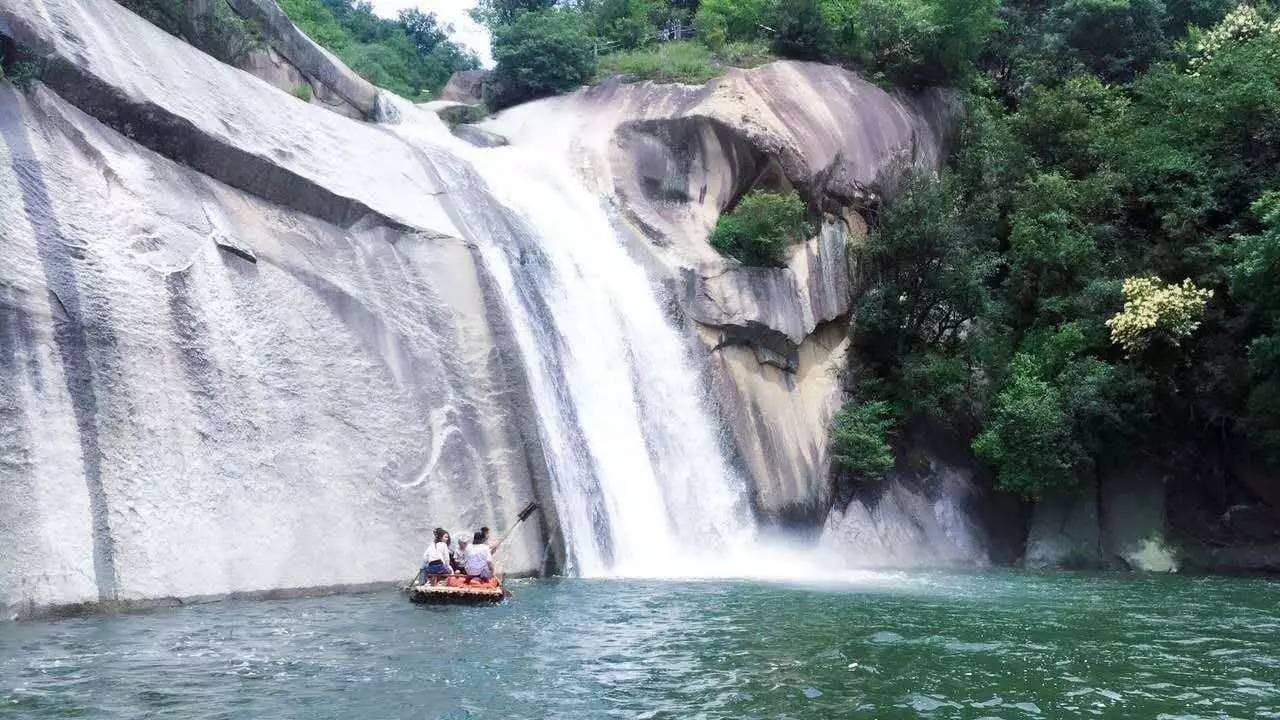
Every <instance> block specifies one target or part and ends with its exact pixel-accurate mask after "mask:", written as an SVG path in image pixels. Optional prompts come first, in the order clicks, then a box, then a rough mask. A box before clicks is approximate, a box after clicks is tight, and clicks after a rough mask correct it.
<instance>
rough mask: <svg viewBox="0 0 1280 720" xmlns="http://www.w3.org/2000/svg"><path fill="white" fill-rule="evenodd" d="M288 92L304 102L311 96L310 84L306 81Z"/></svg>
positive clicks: (309, 99)
mask: <svg viewBox="0 0 1280 720" xmlns="http://www.w3.org/2000/svg"><path fill="white" fill-rule="evenodd" d="M289 94H291V95H293V96H294V97H296V98H298V99H299V100H301V101H302V102H304V103H309V102H311V97H312V95H311V86H310V85H308V84H306V83H303V84H301V85H299V86H297V87H295V88H294V89H293V90H292V91H291V92H290V93H289Z"/></svg>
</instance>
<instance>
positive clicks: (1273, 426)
mask: <svg viewBox="0 0 1280 720" xmlns="http://www.w3.org/2000/svg"><path fill="white" fill-rule="evenodd" d="M1253 212H1254V214H1255V215H1256V216H1257V217H1258V219H1259V220H1260V221H1261V222H1262V224H1263V230H1262V232H1260V233H1258V234H1256V235H1246V236H1242V237H1240V238H1239V239H1238V241H1237V243H1236V245H1235V247H1234V248H1232V252H1231V255H1232V261H1233V262H1232V265H1231V267H1230V278H1231V289H1232V291H1233V292H1234V293H1235V294H1236V295H1237V297H1238V298H1239V299H1240V300H1242V301H1244V302H1245V303H1247V307H1248V312H1249V315H1250V316H1252V317H1251V319H1252V323H1253V324H1254V326H1255V327H1257V328H1258V329H1259V334H1258V335H1257V336H1256V337H1254V338H1253V339H1252V340H1251V341H1250V342H1249V346H1248V359H1249V371H1250V374H1251V379H1252V381H1253V386H1252V388H1251V389H1250V391H1249V397H1248V401H1247V406H1246V412H1245V416H1244V427H1245V430H1246V432H1247V433H1248V435H1249V438H1250V439H1251V440H1253V441H1254V443H1256V444H1257V445H1258V446H1259V447H1260V448H1262V450H1263V451H1264V453H1265V454H1266V455H1267V457H1268V458H1269V459H1270V460H1271V462H1272V463H1274V464H1276V465H1280V282H1277V278H1280V193H1274V192H1272V193H1267V194H1265V195H1263V196H1262V197H1261V198H1260V199H1258V201H1257V202H1255V203H1254V204H1253Z"/></svg>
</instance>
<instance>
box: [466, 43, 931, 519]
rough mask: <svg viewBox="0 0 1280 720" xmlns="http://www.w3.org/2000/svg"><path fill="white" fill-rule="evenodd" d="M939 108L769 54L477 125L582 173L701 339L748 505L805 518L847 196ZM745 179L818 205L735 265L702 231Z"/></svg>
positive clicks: (831, 402)
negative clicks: (775, 253) (803, 231)
mask: <svg viewBox="0 0 1280 720" xmlns="http://www.w3.org/2000/svg"><path fill="white" fill-rule="evenodd" d="M953 114H954V107H953V103H952V101H951V99H950V96H948V95H947V94H946V93H943V92H939V91H929V92H924V93H921V94H918V95H906V94H894V93H889V92H886V91H884V90H882V89H881V88H879V87H876V86H875V85H873V84H871V83H869V82H866V81H865V80H863V79H861V78H859V77H858V76H857V75H856V74H854V73H851V72H848V71H846V70H842V69H840V68H834V67H830V66H825V65H819V64H814V63H803V62H776V63H772V64H769V65H766V66H763V67H759V68H754V69H751V70H737V69H732V70H729V71H728V72H727V73H726V74H725V75H724V76H723V77H721V78H719V79H716V80H713V81H711V82H710V83H708V84H706V85H705V86H688V85H659V84H653V83H639V84H623V83H620V82H617V81H610V82H608V83H605V84H604V85H601V86H599V87H594V88H589V89H586V90H583V91H580V92H577V93H573V94H571V95H568V96H564V97H559V98H551V99H547V100H542V101H539V102H535V103H530V104H529V105H525V106H520V107H516V108H512V109H510V110H507V111H504V112H503V113H501V114H500V115H498V116H497V117H495V118H493V119H491V120H489V121H487V122H485V123H483V124H482V126H483V127H485V128H488V129H491V130H493V131H495V132H497V133H499V134H501V135H502V136H504V137H506V138H508V139H509V140H510V142H511V143H512V144H514V145H520V144H533V143H539V144H542V145H544V146H547V147H549V148H559V152H560V154H561V155H562V156H563V157H564V158H565V161H566V162H573V163H577V164H579V165H582V166H584V167H585V168H587V172H588V174H589V175H590V176H591V177H592V178H593V179H594V183H595V185H596V186H597V187H598V189H599V191H600V192H601V193H602V194H603V195H605V196H607V197H608V198H609V199H610V202H611V204H612V205H613V206H614V207H616V209H617V215H618V220H617V222H618V225H619V226H620V227H621V228H623V229H624V231H625V232H627V233H629V235H630V236H631V237H632V238H633V242H632V245H633V254H634V255H635V256H636V257H637V258H639V259H641V260H642V261H643V262H646V263H647V264H648V265H649V266H650V268H651V271H652V273H653V274H654V275H655V276H656V277H657V278H659V279H660V280H663V281H664V283H665V284H666V286H667V287H669V288H671V289H672V295H673V303H674V305H675V306H676V307H678V308H679V310H678V312H677V313H676V314H677V315H678V316H679V318H678V319H679V320H680V321H682V322H685V323H687V324H688V326H689V328H690V333H691V335H693V336H695V337H697V338H698V339H699V340H700V342H699V343H698V346H697V347H698V352H699V353H700V354H702V355H703V356H704V357H705V358H706V364H707V367H708V372H709V380H708V383H709V385H710V387H711V389H712V393H713V395H714V397H715V398H716V402H717V403H718V405H719V409H720V412H721V416H722V418H723V421H724V423H725V426H726V428H725V433H726V436H727V437H728V439H729V440H730V441H731V444H732V445H733V448H734V451H735V454H736V455H737V458H738V461H739V466H740V467H741V469H742V470H743V472H744V473H746V475H747V476H748V477H749V481H750V485H751V487H752V488H753V490H754V501H755V505H756V508H757V509H758V510H759V511H760V512H761V513H762V514H763V515H764V517H765V518H766V519H768V518H771V517H772V518H777V519H781V520H786V519H788V518H791V517H794V516H797V515H798V516H803V517H807V518H809V519H810V521H816V522H821V518H822V516H823V515H824V514H825V511H826V508H827V507H828V506H829V505H830V488H829V480H828V474H829V473H828V468H829V464H830V462H829V458H828V453H827V447H826V446H827V439H826V438H827V425H828V424H829V422H830V419H831V416H832V415H833V414H834V412H835V410H836V409H838V408H839V406H840V403H841V399H842V386H841V375H842V372H843V369H844V367H845V365H846V362H845V354H846V352H847V349H848V345H847V342H846V341H845V340H844V339H843V336H844V335H845V334H846V333H845V330H847V327H848V323H849V322H850V321H851V317H850V315H851V310H852V307H853V297H854V294H855V292H856V287H855V285H856V283H855V277H856V272H855V271H856V262H855V257H856V252H854V251H855V249H856V247H857V246H858V244H859V243H861V241H862V239H863V237H864V236H865V233H866V226H865V224H864V223H863V222H862V220H861V218H860V217H859V216H858V215H857V213H856V212H855V211H854V209H856V207H857V205H858V204H859V203H862V202H865V201H867V200H868V199H870V198H871V194H872V192H873V190H872V189H873V188H874V186H875V183H876V179H877V178H878V177H879V176H880V174H881V173H882V172H884V171H885V170H886V169H888V168H890V167H891V166H893V165H895V164H898V163H904V162H905V163H914V164H916V165H919V166H921V167H926V168H931V167H936V165H937V163H938V161H939V159H940V157H941V155H942V152H943V146H944V142H945V138H946V134H947V130H948V127H949V122H950V119H951V118H952V117H953ZM755 187H762V188H767V189H797V190H799V191H800V192H801V193H802V195H803V196H804V197H806V198H807V199H808V200H809V202H810V204H811V206H812V207H814V208H815V209H816V210H817V211H818V212H820V213H822V214H823V216H824V221H823V223H822V225H821V231H820V232H819V234H818V235H817V237H815V238H812V239H811V240H809V241H808V242H807V243H803V244H799V245H796V246H794V247H793V248H792V249H791V251H790V253H789V256H788V260H787V263H786V267H784V268H751V267H744V266H743V265H741V264H740V263H738V262H737V261H734V260H730V259H726V258H723V257H721V256H720V255H719V254H718V253H716V252H715V250H714V249H712V248H711V246H710V244H709V243H708V242H707V238H708V236H709V234H710V232H711V230H712V228H714V226H715V223H716V220H717V219H718V218H719V216H720V215H721V213H723V212H725V211H727V210H728V209H729V208H731V207H732V205H733V204H734V203H735V202H736V201H737V199H738V198H739V197H741V195H742V194H743V193H745V192H746V191H748V190H750V189H751V188H755Z"/></svg>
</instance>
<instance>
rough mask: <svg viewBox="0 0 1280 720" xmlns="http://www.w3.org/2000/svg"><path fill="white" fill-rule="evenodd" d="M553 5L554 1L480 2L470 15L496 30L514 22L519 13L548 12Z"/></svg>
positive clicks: (493, 0) (498, 0) (487, 0)
mask: <svg viewBox="0 0 1280 720" xmlns="http://www.w3.org/2000/svg"><path fill="white" fill-rule="evenodd" d="M555 5H556V0H480V1H479V2H477V3H476V6H475V9H474V10H472V11H471V15H472V17H474V18H475V19H476V20H477V21H479V22H481V23H483V24H485V25H487V26H488V27H489V29H490V30H497V29H498V28H500V27H502V26H503V25H510V24H511V23H513V22H515V19H516V18H517V17H518V16H519V15H520V14H521V13H526V12H541V11H542V10H550V9H551V8H553V7H555Z"/></svg>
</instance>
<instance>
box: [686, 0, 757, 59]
mask: <svg viewBox="0 0 1280 720" xmlns="http://www.w3.org/2000/svg"><path fill="white" fill-rule="evenodd" d="M769 8H770V1H769V0H702V3H700V4H699V5H698V13H697V15H695V16H694V21H693V22H694V25H695V26H696V27H697V28H698V34H699V36H700V37H701V38H702V39H703V41H704V42H706V43H707V44H708V45H709V46H710V47H711V48H712V49H718V47H719V45H720V44H722V43H724V42H726V41H734V40H753V39H755V38H758V37H761V35H762V33H763V30H762V28H761V25H763V24H764V22H765V20H766V19H767V18H768V14H769Z"/></svg>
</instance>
